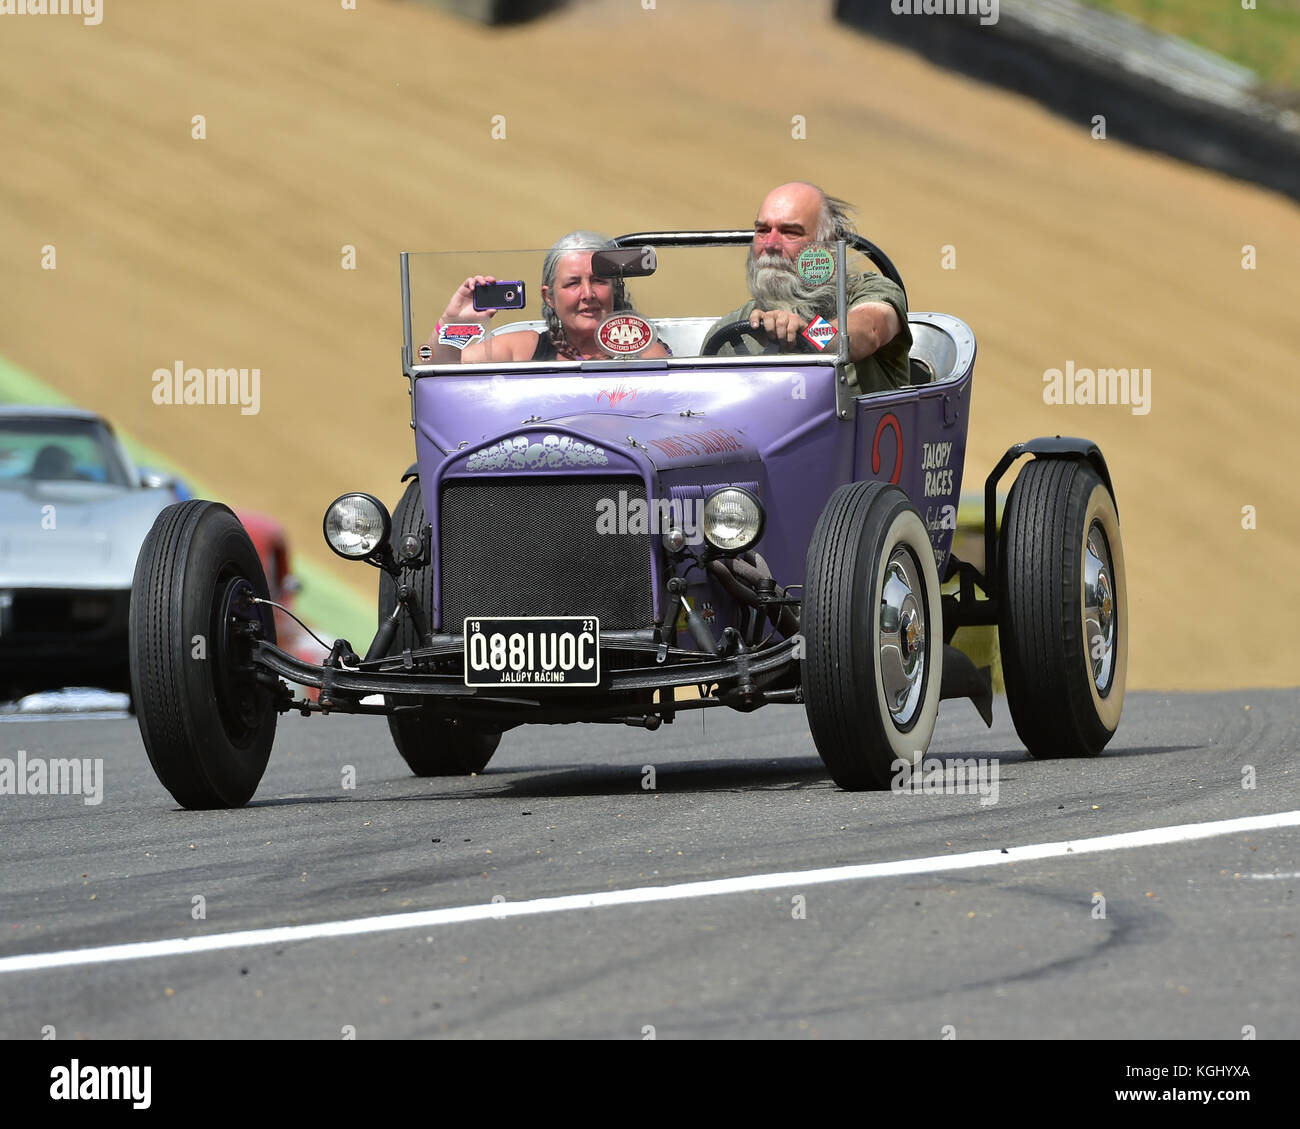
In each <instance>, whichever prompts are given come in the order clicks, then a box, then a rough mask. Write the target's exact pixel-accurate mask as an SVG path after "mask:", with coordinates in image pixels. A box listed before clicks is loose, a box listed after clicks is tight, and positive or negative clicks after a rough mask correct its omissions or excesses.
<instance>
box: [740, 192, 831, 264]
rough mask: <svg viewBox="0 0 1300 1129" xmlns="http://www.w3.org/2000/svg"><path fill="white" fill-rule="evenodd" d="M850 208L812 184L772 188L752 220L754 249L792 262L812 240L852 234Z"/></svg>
mask: <svg viewBox="0 0 1300 1129" xmlns="http://www.w3.org/2000/svg"><path fill="white" fill-rule="evenodd" d="M849 211H850V206H849V205H848V204H846V203H845V202H844V201H843V200H839V199H837V198H836V197H834V196H828V195H827V194H826V193H825V192H824V191H822V189H821V188H819V187H818V186H817V185H815V184H809V183H808V182H807V181H806V180H793V181H791V182H790V183H789V184H782V185H778V186H777V187H776V188H773V189H772V191H771V192H769V193H768V194H767V195H766V196H765V197H763V203H762V204H761V205H760V206H759V209H758V216H757V218H756V219H755V220H754V249H755V251H756V252H757V253H758V254H760V255H761V254H775V253H778V252H779V253H780V254H782V255H784V256H785V257H787V258H793V257H795V256H796V255H798V254H799V252H800V251H801V250H802V249H803V248H804V247H806V246H807V245H808V244H809V243H811V242H812V241H813V240H824V239H843V238H846V237H847V236H848V235H850V234H852V233H853V224H852V223H851V222H850V221H849V217H848V213H849Z"/></svg>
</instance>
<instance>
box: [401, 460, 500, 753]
mask: <svg viewBox="0 0 1300 1129" xmlns="http://www.w3.org/2000/svg"><path fill="white" fill-rule="evenodd" d="M426 522H427V519H426V517H425V514H424V497H423V495H422V494H421V492H420V480H419V479H418V478H413V479H411V481H410V483H409V484H408V485H407V487H406V492H405V493H404V494H403V495H402V500H401V501H400V502H398V503H397V508H396V509H395V510H394V511H393V540H392V544H393V550H394V552H396V551H397V547H398V546H399V545H400V544H401V542H402V538H403V537H405V536H406V535H407V534H415V535H416V536H419V535H420V534H421V532H422V531H423V529H424V526H425V524H426ZM402 580H403V581H404V582H406V583H407V584H410V585H411V587H412V588H413V589H414V590H415V594H416V596H417V598H418V599H419V601H420V608H421V609H422V610H423V612H424V615H425V619H426V622H427V621H428V620H429V619H430V618H431V617H432V615H433V569H432V568H430V567H425V568H421V569H406V570H404V571H403V573H402ZM396 603H397V584H396V582H395V581H394V580H393V578H392V577H391V576H389V575H388V573H386V572H381V573H380V575H379V622H380V623H383V621H384V620H385V619H386V618H387V617H388V615H389V613H390V612H391V611H392V610H393V606H394V605H395V604H396ZM420 645H421V641H420V639H419V637H418V636H417V634H416V631H415V628H414V627H413V626H412V625H411V621H410V618H409V617H405V618H404V619H403V622H402V623H401V625H400V626H399V627H398V629H397V635H396V636H395V637H394V639H393V645H392V646H391V647H390V648H389V650H388V653H389V654H390V655H400V654H401V653H402V652H403V651H404V650H406V649H408V648H414V647H418V646H420ZM384 701H385V702H386V703H387V704H388V706H390V707H392V706H394V705H396V704H398V703H400V702H404V703H406V704H410V705H415V704H416V703H418V702H419V701H420V699H418V698H414V697H403V696H402V695H394V694H386V695H385V696H384ZM388 731H389V732H390V733H391V734H392V735H393V744H394V745H396V746H397V751H398V752H399V753H400V754H401V755H402V759H403V760H404V761H406V764H407V766H408V767H409V768H410V770H411V771H412V772H413V773H414V774H415V775H416V776H468V775H471V774H473V773H477V772H482V771H483V769H484V768H486V767H487V763H488V761H489V760H491V759H492V754H493V753H495V752H496V750H497V746H498V745H499V744H500V743H501V734H500V733H492V732H485V731H483V730H478V729H473V728H471V727H470V726H468V725H466V724H465V723H464V722H462V721H459V720H456V719H451V718H445V717H438V716H437V714H435V713H434V712H432V710H431V708H430V707H429V706H428V705H427V704H426V705H424V706H423V707H422V708H421V709H420V711H419V712H418V713H416V712H412V713H406V714H390V715H389V717H388Z"/></svg>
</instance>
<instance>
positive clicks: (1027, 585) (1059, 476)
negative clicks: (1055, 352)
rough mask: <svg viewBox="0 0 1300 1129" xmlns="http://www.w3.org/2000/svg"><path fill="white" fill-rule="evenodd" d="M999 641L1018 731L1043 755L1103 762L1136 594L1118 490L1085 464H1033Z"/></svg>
mask: <svg viewBox="0 0 1300 1129" xmlns="http://www.w3.org/2000/svg"><path fill="white" fill-rule="evenodd" d="M998 571H999V587H1000V591H1001V594H1002V595H1001V604H1002V607H1001V612H1000V619H999V623H998V638H999V640H1000V643H1001V649H1002V669H1003V676H1004V679H1005V681H1006V687H1007V704H1008V706H1009V707H1010V709H1011V719H1012V721H1013V722H1014V723H1015V727H1016V733H1017V734H1019V736H1020V740H1021V741H1023V742H1024V745H1025V748H1026V749H1028V750H1029V752H1030V753H1031V754H1032V755H1033V756H1035V757H1095V756H1097V755H1098V754H1099V753H1100V752H1101V751H1102V749H1104V748H1105V747H1106V744H1107V742H1108V741H1110V739H1111V737H1113V736H1114V735H1115V729H1116V727H1117V726H1118V725H1119V717H1120V712H1121V710H1122V708H1123V705H1124V684H1125V680H1126V678H1127V676H1128V587H1127V583H1126V579H1125V571H1124V546H1123V543H1122V542H1121V540H1120V531H1119V516H1118V514H1117V513H1116V511H1115V502H1114V500H1113V499H1112V497H1111V494H1110V490H1109V489H1108V488H1107V486H1106V484H1105V483H1104V482H1103V481H1102V480H1101V477H1100V476H1099V475H1098V474H1097V472H1096V470H1095V469H1094V468H1093V467H1092V465H1091V464H1090V463H1088V462H1085V461H1084V460H1082V459H1035V460H1034V461H1033V462H1031V463H1029V464H1027V465H1026V466H1025V467H1024V469H1023V470H1021V472H1020V475H1019V477H1018V478H1017V479H1016V482H1015V485H1014V486H1013V487H1012V489H1011V494H1010V496H1009V497H1008V499H1007V508H1006V513H1005V514H1004V515H1003V519H1002V534H1001V540H1000V544H999V549H998Z"/></svg>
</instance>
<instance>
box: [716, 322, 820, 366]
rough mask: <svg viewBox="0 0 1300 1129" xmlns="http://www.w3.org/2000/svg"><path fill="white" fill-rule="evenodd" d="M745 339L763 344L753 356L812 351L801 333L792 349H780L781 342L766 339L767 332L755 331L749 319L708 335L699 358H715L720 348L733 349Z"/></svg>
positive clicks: (760, 329) (770, 338)
mask: <svg viewBox="0 0 1300 1129" xmlns="http://www.w3.org/2000/svg"><path fill="white" fill-rule="evenodd" d="M745 337H752V338H753V339H754V340H755V341H760V342H762V343H763V346H764V347H763V348H762V349H761V350H760V351H759V353H757V354H751V355H753V356H764V357H774V356H776V355H777V354H778V353H784V352H792V353H811V352H812V351H813V346H812V344H811V343H810V342H809V340H808V338H806V337H805V336H804V335H803V334H802V333H801V334H799V336H798V337H797V338H796V339H795V343H794V347H793V348H792V349H788V350H787V349H782V348H781V342H780V341H777V340H776V339H775V338H772V337H768V335H767V330H765V329H762V328H759V329H755V328H754V327H753V326H752V325H750V324H749V319H748V318H745V319H744V320H743V321H733V322H729V323H728V324H727V325H724V326H721V327H719V328H718V329H715V330H714V331H713V332H712V333H710V334H709V336H708V338H707V340H705V342H704V344H703V345H701V346H700V356H701V357H716V356H717V355H718V350H719V349H721V348H722V346H724V345H731V346H733V347H734V346H736V345H739V344H740V342H741V340H742V339H743V338H745Z"/></svg>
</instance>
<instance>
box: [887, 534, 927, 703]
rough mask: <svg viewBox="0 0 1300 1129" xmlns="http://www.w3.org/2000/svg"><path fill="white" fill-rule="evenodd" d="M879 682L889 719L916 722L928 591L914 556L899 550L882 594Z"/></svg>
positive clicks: (921, 686)
mask: <svg viewBox="0 0 1300 1129" xmlns="http://www.w3.org/2000/svg"><path fill="white" fill-rule="evenodd" d="M879 646H880V680H881V687H882V689H883V690H884V693H885V704H886V705H887V706H888V707H889V714H890V717H892V718H893V719H894V724H895V725H898V726H900V727H905V726H907V725H909V724H910V723H911V722H912V721H914V720H915V718H916V712H917V708H918V707H919V705H920V702H921V692H922V690H923V689H924V687H925V656H926V624H925V589H924V586H923V585H922V583H921V576H920V569H919V568H918V567H917V564H916V561H915V559H914V558H913V557H912V554H911V553H910V552H909V551H908V550H907V549H904V548H898V549H895V550H894V551H893V553H892V554H890V557H889V562H888V564H886V565H885V582H884V584H883V585H882V586H881V590H880V643H879Z"/></svg>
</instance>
